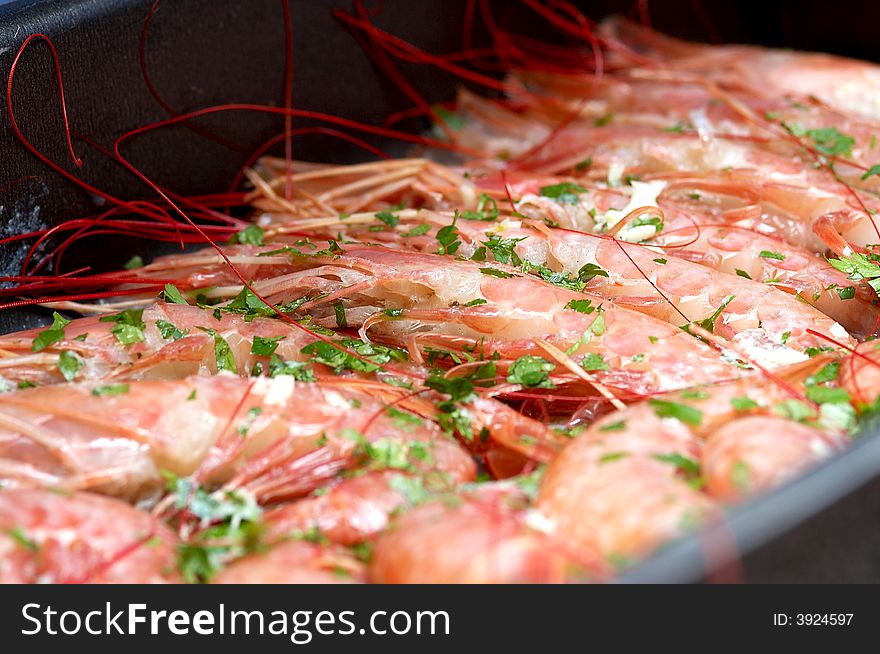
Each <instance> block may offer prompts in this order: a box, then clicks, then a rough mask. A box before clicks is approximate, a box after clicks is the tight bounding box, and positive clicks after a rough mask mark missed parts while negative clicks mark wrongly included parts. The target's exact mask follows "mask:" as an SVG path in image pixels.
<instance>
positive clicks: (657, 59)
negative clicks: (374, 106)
mask: <svg viewBox="0 0 880 654" xmlns="http://www.w3.org/2000/svg"><path fill="white" fill-rule="evenodd" d="M600 34H601V43H602V47H603V48H604V49H605V57H606V60H607V63H608V68H607V70H606V71H605V73H604V74H603V75H596V74H595V71H593V72H591V73H589V74H587V73H581V72H578V71H577V70H574V69H571V70H560V67H559V65H556V66H553V67H547V69H546V70H522V71H520V70H514V71H511V72H510V73H509V75H508V77H507V78H506V80H505V82H504V84H505V88H506V89H507V95H506V97H505V98H504V99H502V100H488V99H485V98H482V97H480V96H478V95H476V94H474V93H471V92H467V91H462V92H461V93H460V95H459V98H458V101H457V104H456V106H455V109H454V114H450V113H449V112H447V114H449V115H454V116H455V117H456V121H455V124H454V126H453V124H452V123H451V122H450V123H447V124H445V125H444V126H443V127H444V129H443V130H441V131H442V132H443V134H444V137H445V138H447V139H454V141H455V144H456V145H460V146H462V147H463V148H464V149H465V150H466V151H467V152H468V153H470V155H469V156H468V158H467V159H464V158H463V159H461V160H460V161H458V162H457V163H455V164H452V165H444V164H441V163H438V162H437V161H435V160H434V159H432V156H431V155H432V152H430V151H426V152H425V153H424V155H425V156H424V157H421V158H409V159H391V160H382V161H377V162H371V163H364V164H357V165H349V166H323V165H317V164H311V163H305V162H292V163H291V162H289V161H286V160H279V159H272V158H264V159H263V160H262V161H261V162H260V163H259V164H258V166H257V167H256V168H255V169H254V170H251V171H249V173H248V177H249V179H250V181H251V182H252V184H253V191H252V193H251V195H250V196H249V201H250V203H251V205H252V207H253V223H252V224H251V225H250V226H248V227H247V228H245V229H244V230H243V231H241V232H239V233H238V234H237V235H236V236H235V237H234V238H233V239H232V241H230V242H229V243H226V244H223V245H220V246H217V247H216V248H208V249H204V250H193V251H187V252H184V253H182V254H176V255H169V256H162V257H158V258H156V259H155V260H153V261H152V262H150V263H148V264H147V265H141V266H134V267H132V268H131V269H129V270H126V271H120V272H119V273H118V274H112V273H111V274H107V275H104V277H103V279H104V281H105V282H106V284H107V288H109V289H116V290H118V291H121V292H122V293H120V295H119V296H118V298H116V299H111V300H106V301H102V302H100V303H95V304H86V303H80V302H72V301H62V302H54V303H51V304H50V308H52V309H54V310H56V313H54V314H53V322H52V324H51V325H47V326H46V327H44V328H41V329H35V330H30V331H25V332H18V333H12V334H6V335H3V336H0V387H2V389H3V391H4V392H3V393H0V489H2V490H0V581H2V582H55V583H68V582H92V583H95V582H181V581H185V582H200V583H204V582H212V583H269V582H274V583H278V582H281V583H362V582H372V583H563V582H602V581H607V580H609V579H611V578H613V577H614V576H615V575H616V574H619V573H620V572H621V571H622V570H625V569H626V568H627V567H629V566H632V565H634V564H636V563H637V562H638V561H640V560H641V559H643V558H644V557H646V556H648V555H650V554H651V552H653V551H654V550H656V549H657V548H658V547H661V546H663V545H664V544H667V543H669V542H670V541H673V540H675V539H677V538H681V537H683V536H685V535H687V534H688V533H691V532H693V531H695V530H698V529H701V528H709V527H711V526H713V525H716V526H717V525H719V524H721V523H723V521H724V515H725V510H726V509H727V508H728V507H730V506H733V505H735V504H736V503H739V502H742V501H744V500H746V499H748V498H750V497H754V496H755V495H758V494H760V493H764V492H767V491H768V490H770V489H773V488H775V487H777V486H779V485H781V484H783V483H785V482H786V481H788V480H791V479H792V478H793V477H795V476H797V475H799V474H802V473H804V472H805V471H807V470H808V469H810V468H811V467H813V466H815V465H817V464H819V463H820V462H822V461H824V460H827V459H828V458H830V457H832V456H834V455H835V454H836V453H838V452H840V451H841V450H842V449H844V448H845V447H846V446H847V444H848V443H849V442H850V440H851V439H852V438H853V437H854V435H856V433H857V432H858V430H859V429H860V428H861V427H862V426H863V425H864V424H865V422H866V421H869V420H871V419H873V416H874V415H875V414H876V412H877V409H878V408H880V405H878V396H880V383H878V381H880V352H878V348H877V346H875V343H874V342H873V338H874V337H875V335H877V333H878V328H880V306H878V298H877V288H880V286H878V285H877V284H878V282H877V281H876V280H877V279H880V267H878V262H880V256H878V255H877V254H875V249H876V248H878V247H880V245H878V244H880V228H878V225H880V223H878V221H877V220H876V218H875V211H876V210H880V166H878V164H880V148H878V147H877V142H876V138H875V136H874V135H875V134H880V70H878V69H877V68H876V67H874V66H871V65H869V64H863V63H860V62H854V61H849V60H843V59H837V58H833V57H827V56H824V55H811V54H797V53H791V52H785V53H782V52H775V51H770V50H763V49H759V48H753V47H746V46H731V47H711V48H710V47H708V46H701V45H697V44H690V43H683V42H678V41H675V40H673V39H671V38H669V37H665V36H663V35H658V34H656V33H654V32H652V31H650V30H647V29H645V28H642V27H639V26H636V25H633V24H630V23H627V22H624V21H620V20H611V21H608V22H606V23H604V24H603V25H602V26H601V28H600ZM473 153H482V155H481V156H475V155H474V154H473ZM163 286H164V290H163V291H162V292H161V293H160V294H159V297H158V298H157V297H156V294H155V289H156V288H157V287H159V288H161V287H163ZM57 311H63V312H70V311H75V312H79V313H81V314H83V317H80V318H69V317H66V316H65V315H62V313H57ZM709 555H710V553H707V556H709Z"/></svg>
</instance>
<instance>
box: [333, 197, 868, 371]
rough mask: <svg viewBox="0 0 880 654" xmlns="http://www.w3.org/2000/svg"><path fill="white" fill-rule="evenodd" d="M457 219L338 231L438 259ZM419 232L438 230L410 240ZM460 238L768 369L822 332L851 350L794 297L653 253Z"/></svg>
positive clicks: (580, 243) (467, 252)
mask: <svg viewBox="0 0 880 654" xmlns="http://www.w3.org/2000/svg"><path fill="white" fill-rule="evenodd" d="M451 220H452V217H451V216H448V215H442V214H437V213H434V212H430V211H420V212H419V213H418V215H417V217H416V218H414V219H412V220H405V219H401V220H400V222H398V223H397V224H396V225H395V227H394V228H393V229H391V230H390V231H383V232H377V231H375V230H371V229H369V228H368V227H367V228H363V227H362V228H361V229H360V230H358V229H356V228H355V225H352V224H345V223H344V222H343V223H342V224H340V225H339V227H340V228H342V229H345V231H344V233H345V235H346V237H347V238H349V239H351V238H356V239H366V238H373V239H380V240H382V241H383V243H386V244H387V245H389V247H401V248H404V249H408V250H409V249H412V250H420V251H431V250H433V249H435V248H436V243H437V240H436V239H437V233H438V231H439V230H441V229H444V228H447V226H448V225H449V224H450V222H451ZM415 224H418V225H426V226H430V227H431V229H430V230H428V231H425V233H424V234H420V235H419V236H415V237H404V238H401V234H406V233H407V232H409V231H411V230H412V229H413V227H414V225H415ZM327 229H328V230H329V229H330V227H329V226H328V227H327ZM456 229H457V231H458V233H459V235H460V237H461V239H462V243H461V246H460V247H459V249H458V253H459V254H460V255H461V256H463V257H465V258H469V259H474V258H487V259H490V260H491V259H492V258H494V259H495V260H496V261H501V262H503V263H517V264H520V265H522V263H523V262H526V263H527V264H531V266H532V267H534V268H537V269H538V270H542V271H547V270H549V271H550V273H562V274H563V275H566V276H568V277H569V278H571V279H585V280H586V281H585V291H587V292H589V293H591V294H595V295H599V296H601V297H603V298H604V299H606V300H609V301H613V302H614V303H615V304H617V305H618V306H621V305H622V306H626V307H630V308H633V309H635V310H637V311H640V312H642V313H646V314H648V315H651V316H654V317H656V318H659V319H661V320H663V321H665V322H668V323H671V324H674V325H676V326H680V325H682V324H684V325H687V324H689V323H692V322H697V323H702V324H706V325H709V326H710V327H711V330H712V331H714V333H716V334H718V335H720V336H722V337H724V338H727V339H731V340H733V341H734V342H735V343H737V344H739V345H741V346H742V347H743V348H744V349H745V350H746V351H747V352H748V353H749V355H750V356H752V357H753V358H754V359H756V360H758V361H761V362H762V363H767V364H768V365H781V364H784V363H791V362H793V361H795V360H797V359H798V358H799V357H798V352H800V353H801V354H800V358H801V359H806V358H807V357H806V355H804V354H802V353H803V351H804V350H805V349H808V348H816V347H819V346H821V345H824V344H825V341H823V340H822V339H821V337H820V336H817V335H815V334H816V333H819V334H825V335H827V336H832V337H835V338H838V339H841V341H842V342H844V343H852V339H851V338H850V337H849V335H848V334H847V333H846V330H845V329H844V328H843V327H841V326H840V325H839V324H837V323H836V322H834V321H833V320H831V319H830V318H828V317H827V316H826V315H824V314H823V313H822V312H820V311H819V310H818V309H816V308H814V307H813V306H812V305H810V304H807V303H804V302H802V301H799V300H798V298H796V297H795V296H793V295H790V294H787V293H784V292H781V291H780V289H778V288H775V287H774V286H771V285H768V284H763V283H760V282H757V281H753V280H752V279H748V278H745V277H743V276H741V275H735V274H727V273H725V272H719V271H716V270H713V269H712V268H708V267H705V266H702V265H699V264H697V263H692V262H690V261H687V260H685V259H680V258H678V257H676V256H675V255H674V254H670V253H665V252H662V251H661V252H657V251H656V250H654V249H651V248H650V247H645V246H641V245H636V244H631V243H627V242H621V241H618V240H615V239H612V238H609V237H604V236H599V235H594V234H588V233H584V232H577V231H573V230H563V229H551V228H548V227H547V226H546V225H545V224H544V222H543V221H541V222H534V223H530V222H528V221H522V220H515V219H510V218H507V219H504V220H503V221H501V222H497V221H496V222H485V221H476V220H467V221H462V222H461V223H459V224H457V225H456ZM651 229H653V227H651ZM386 239H387V240H386ZM673 252H674V250H673ZM658 254H663V256H658ZM526 269H528V266H527V268H526ZM808 330H811V331H812V333H811V331H808Z"/></svg>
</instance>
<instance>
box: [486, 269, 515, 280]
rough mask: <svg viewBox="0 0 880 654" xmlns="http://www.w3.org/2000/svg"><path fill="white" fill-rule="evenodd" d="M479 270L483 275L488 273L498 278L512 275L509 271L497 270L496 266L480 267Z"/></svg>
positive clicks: (506, 277)
mask: <svg viewBox="0 0 880 654" xmlns="http://www.w3.org/2000/svg"><path fill="white" fill-rule="evenodd" d="M480 272H481V273H483V274H484V275H489V276H490V277H498V278H500V279H508V278H510V277H513V276H514V275H513V274H511V273H509V272H505V271H503V270H498V269H497V268H480Z"/></svg>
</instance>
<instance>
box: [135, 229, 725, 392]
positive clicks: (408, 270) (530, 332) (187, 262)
mask: <svg viewBox="0 0 880 654" xmlns="http://www.w3.org/2000/svg"><path fill="white" fill-rule="evenodd" d="M456 240H457V239H456ZM310 242H311V241H310ZM333 243H335V241H334V242H333ZM287 247H289V246H282V247H280V248H271V246H262V253H263V254H266V255H267V256H265V257H259V254H258V252H259V248H256V247H255V246H248V248H250V252H251V253H252V254H251V256H250V257H249V258H250V259H251V260H253V261H260V259H262V260H263V261H264V263H261V264H260V265H255V266H254V267H252V268H251V269H250V270H249V276H250V277H251V278H252V279H254V282H253V284H252V285H253V288H254V290H255V291H257V292H258V293H259V294H260V295H261V296H262V297H264V298H266V299H267V301H269V302H272V303H273V304H274V303H278V304H285V303H292V302H296V303H297V304H298V309H297V310H298V311H300V312H306V313H307V314H308V315H309V316H310V317H311V319H312V320H313V321H314V323H315V324H317V325H318V326H321V327H325V328H332V327H338V326H340V324H341V323H344V324H345V325H346V326H348V327H349V328H356V329H358V330H359V332H360V334H361V337H362V339H364V340H365V341H367V340H369V339H370V338H372V337H375V338H376V339H377V340H379V341H380V342H383V343H389V344H392V345H394V346H397V347H405V348H407V350H408V351H409V353H410V356H411V357H414V356H415V355H416V353H418V352H424V351H425V349H426V348H432V349H440V350H442V351H453V352H458V353H460V354H467V355H468V356H473V357H480V356H482V358H489V357H491V356H493V355H494V353H497V354H498V356H500V357H501V363H503V364H505V368H509V367H510V366H511V365H513V364H514V363H515V360H516V359H518V358H519V357H522V356H536V355H540V354H544V353H545V352H546V348H544V347H542V346H541V345H540V344H539V343H538V342H537V341H536V339H542V340H549V341H550V342H551V344H553V345H554V346H555V347H556V348H557V349H559V350H568V351H569V357H571V356H576V355H579V358H578V360H580V359H582V358H583V357H585V356H588V357H590V360H593V359H596V360H597V361H598V360H599V359H601V360H602V361H603V365H601V366H599V368H600V370H599V374H598V375H597V376H601V379H600V381H601V383H603V384H606V385H608V386H611V387H614V388H618V389H621V390H622V391H627V392H631V393H636V394H643V393H650V392H656V391H662V390H670V389H672V388H682V387H686V386H690V385H693V384H698V383H703V382H706V381H709V380H713V379H723V378H728V377H731V376H736V370H737V368H736V366H735V365H734V364H732V363H728V362H727V361H726V360H725V359H724V358H723V357H722V355H721V353H719V352H717V351H715V350H714V349H713V348H712V347H709V346H707V345H706V344H705V343H702V342H700V341H698V340H697V339H695V338H693V337H691V336H689V335H688V334H686V333H684V332H682V331H681V330H680V329H678V328H677V327H674V326H672V325H670V324H669V323H666V322H663V321H661V320H658V319H656V318H653V317H651V316H648V315H645V314H642V313H639V312H636V311H633V310H631V309H627V308H624V307H621V306H618V305H616V304H613V303H609V302H605V301H604V298H602V297H601V296H598V295H594V294H589V293H582V292H580V291H579V290H575V289H579V288H581V287H580V286H579V285H578V282H577V280H574V281H572V280H571V279H569V278H568V277H567V276H565V275H559V276H558V279H557V277H554V276H553V275H552V274H551V275H549V277H550V280H551V281H557V284H552V283H549V282H547V281H544V280H541V279H536V278H534V277H531V276H524V275H523V274H522V273H521V271H520V270H519V269H512V268H509V267H507V266H505V265H504V264H498V263H495V264H493V265H488V264H486V263H482V262H476V261H462V260H457V259H454V258H452V257H449V256H443V255H439V254H425V253H417V252H402V251H400V250H394V249H389V248H384V247H378V246H366V245H355V244H346V246H345V248H342V247H340V246H338V245H336V247H337V248H338V250H337V251H336V252H335V254H331V253H329V248H325V249H324V250H323V251H321V250H319V251H317V252H315V254H311V255H306V256H303V254H304V253H303V252H302V251H300V249H299V248H294V251H293V252H291V251H290V250H288V249H287ZM300 247H301V246H300ZM313 247H315V248H316V247H317V246H316V245H314V244H313ZM331 247H333V246H332V245H331ZM218 259H219V257H217V256H216V255H210V254H206V253H197V254H196V256H195V258H194V260H193V259H191V258H190V257H189V256H188V255H177V256H175V257H173V258H171V259H164V258H163V259H161V260H158V261H156V262H154V263H153V264H151V266H152V267H153V268H152V271H151V274H152V272H153V271H155V273H156V274H162V275H168V273H169V270H170V269H177V270H179V275H180V284H181V285H182V286H185V287H186V288H199V284H200V283H203V281H204V278H205V277H208V278H210V280H211V284H212V285H213V286H214V288H213V289H205V290H204V293H205V294H207V295H209V296H212V297H215V298H218V299H219V298H221V297H222V296H224V295H225V296H226V297H228V296H230V295H234V294H236V293H238V292H240V291H241V287H240V286H223V285H222V282H225V281H227V280H225V279H223V278H221V276H223V275H228V272H226V271H225V270H224V267H223V266H222V264H220V263H219V262H218ZM196 262H197V264H196ZM209 262H213V265H211V264H210V263H209ZM151 266H148V267H147V268H150V267H151ZM197 266H198V270H200V271H202V272H193V273H190V271H191V270H195V269H196V267H197ZM230 283H231V280H230ZM572 285H573V287H572ZM304 297H308V298H309V300H308V301H306V302H302V303H300V301H301V300H302V298H304ZM585 300H588V301H589V302H590V308H587V309H584V310H578V309H577V307H580V305H579V304H578V302H582V301H585ZM606 365H607V369H605V366H606ZM566 369H567V370H570V368H568V367H567V368H566ZM685 370H687V374H683V373H684V371H685ZM568 376H569V377H574V378H575V381H577V380H583V375H578V374H575V373H569V374H568ZM545 386H546V384H545Z"/></svg>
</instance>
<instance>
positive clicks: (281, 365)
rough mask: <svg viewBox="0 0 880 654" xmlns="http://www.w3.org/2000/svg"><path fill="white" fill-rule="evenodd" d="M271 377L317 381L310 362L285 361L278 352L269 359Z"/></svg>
mask: <svg viewBox="0 0 880 654" xmlns="http://www.w3.org/2000/svg"><path fill="white" fill-rule="evenodd" d="M269 376H270V377H282V376H287V377H293V379H294V381H301V382H314V381H317V378H316V377H315V372H314V371H313V370H312V369H311V367H310V366H309V364H307V363H305V362H303V361H285V360H283V359H282V358H281V357H279V356H278V355H277V354H273V355H272V356H271V358H270V359H269Z"/></svg>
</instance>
